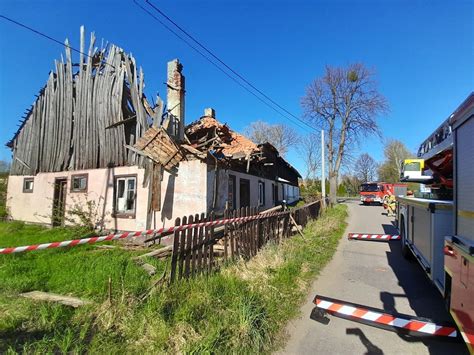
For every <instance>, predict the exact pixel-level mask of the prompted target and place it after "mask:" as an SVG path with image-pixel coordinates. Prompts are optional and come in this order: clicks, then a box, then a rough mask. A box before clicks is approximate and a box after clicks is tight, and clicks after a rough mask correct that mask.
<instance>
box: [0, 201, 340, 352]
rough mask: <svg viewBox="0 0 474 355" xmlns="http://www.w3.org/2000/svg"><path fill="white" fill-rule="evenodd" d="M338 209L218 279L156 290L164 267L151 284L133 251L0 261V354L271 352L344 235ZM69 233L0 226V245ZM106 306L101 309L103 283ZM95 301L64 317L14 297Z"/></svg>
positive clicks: (76, 251) (87, 249)
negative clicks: (49, 295)
mask: <svg viewBox="0 0 474 355" xmlns="http://www.w3.org/2000/svg"><path fill="white" fill-rule="evenodd" d="M346 216H347V213H346V209H345V206H342V205H338V206H336V207H335V208H333V209H329V210H327V211H326V212H325V213H324V214H323V215H322V216H321V218H320V219H319V220H317V221H312V222H310V223H309V224H308V225H307V227H306V228H305V230H304V234H305V240H303V238H302V237H300V236H298V235H296V236H293V237H292V238H290V239H288V240H285V241H284V242H283V243H282V244H280V245H275V244H269V245H268V246H267V247H265V248H264V249H263V250H262V251H261V252H260V253H259V254H258V255H257V256H256V257H254V258H253V259H251V260H250V261H248V262H244V261H242V260H241V261H238V262H235V263H231V264H229V265H228V266H226V267H224V268H223V270H222V271H221V272H220V273H215V274H212V275H203V276H200V277H197V278H194V279H191V280H187V281H183V282H179V283H175V284H172V285H169V286H167V287H162V288H161V289H160V291H159V292H155V293H153V294H152V295H151V296H150V297H148V298H147V299H146V300H145V301H142V302H141V301H140V300H139V299H140V297H141V296H142V295H143V293H144V292H146V291H147V290H148V288H149V287H150V285H152V284H153V282H155V281H156V280H158V279H159V278H160V277H161V273H162V271H163V270H164V269H165V262H163V261H159V260H155V259H150V260H147V262H149V263H152V264H153V265H154V266H156V267H157V269H158V272H157V275H156V276H155V277H153V278H150V276H148V274H146V272H145V271H144V270H142V269H141V268H140V267H139V266H137V265H135V263H134V262H133V261H132V257H133V256H135V255H137V254H139V253H140V252H136V251H126V250H122V249H119V248H115V249H110V250H101V249H96V248H94V247H93V246H90V245H89V246H88V245H86V246H81V247H76V248H72V249H66V250H64V249H51V250H45V251H41V252H31V253H25V254H18V255H6V256H0V279H1V280H2V282H1V283H0V353H16V352H26V353H67V352H72V353H83V352H92V353H118V352H120V353H123V352H132V353H139V352H144V353H244V354H247V353H256V352H270V351H272V350H274V349H275V348H276V347H278V346H279V345H281V343H280V342H279V341H278V339H279V338H281V337H279V336H278V335H279V334H280V332H281V330H282V328H283V327H284V325H285V324H286V322H287V321H288V320H289V319H291V318H292V317H294V316H295V315H297V313H298V310H299V305H300V303H301V301H302V298H303V297H304V296H305V294H306V291H307V288H308V286H309V284H310V281H311V280H312V279H313V278H314V275H316V274H317V273H318V272H319V271H320V270H321V269H322V268H323V267H324V265H325V264H326V263H327V262H328V261H329V260H330V258H331V257H332V255H333V253H334V251H335V250H336V247H337V244H338V241H339V239H340V237H341V235H342V233H343V231H344V228H345V223H344V220H345V218H346ZM75 233H77V231H75V230H74V229H67V228H59V229H52V230H51V229H49V230H48V229H44V228H41V227H37V226H31V225H24V224H22V223H17V222H14V223H0V246H15V245H27V244H31V243H32V242H33V240H34V242H35V243H38V242H46V241H51V240H64V239H70V238H71V237H73V236H74V237H76V235H75ZM109 277H111V278H112V297H111V301H110V302H109V300H108V279H109ZM35 289H37V290H42V291H51V292H56V293H61V294H71V295H74V296H77V297H83V298H87V299H90V300H92V301H94V303H93V304H92V305H89V306H86V307H81V308H78V309H72V308H69V307H66V306H60V305H55V304H47V303H35V302H33V301H31V300H27V299H22V298H19V297H18V293H20V292H25V291H31V290H35Z"/></svg>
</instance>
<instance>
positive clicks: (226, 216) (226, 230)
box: [223, 208, 229, 261]
mask: <svg viewBox="0 0 474 355" xmlns="http://www.w3.org/2000/svg"><path fill="white" fill-rule="evenodd" d="M228 218H229V209H227V208H226V209H225V210H224V219H228ZM228 234H229V224H224V238H223V240H224V261H227V257H228V256H227V248H228Z"/></svg>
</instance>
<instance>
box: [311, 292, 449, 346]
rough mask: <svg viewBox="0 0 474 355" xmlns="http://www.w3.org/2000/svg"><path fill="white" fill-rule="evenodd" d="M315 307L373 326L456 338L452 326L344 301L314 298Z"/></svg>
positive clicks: (320, 297)
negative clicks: (392, 313) (372, 324)
mask: <svg viewBox="0 0 474 355" xmlns="http://www.w3.org/2000/svg"><path fill="white" fill-rule="evenodd" d="M313 302H314V303H315V304H316V307H318V308H320V309H324V310H325V311H327V312H328V313H330V314H333V315H335V316H341V317H343V318H349V319H351V320H356V321H357V320H359V321H363V322H364V323H374V325H381V326H388V327H391V328H399V329H403V330H406V331H412V332H418V333H423V334H428V335H435V336H445V337H452V338H453V337H456V336H457V330H456V328H454V327H452V326H444V325H437V324H436V323H434V322H431V321H423V320H420V319H415V318H411V317H409V316H403V317H402V316H394V315H391V314H388V313H383V312H381V311H379V312H377V311H375V310H373V309H368V308H364V307H362V306H356V305H354V304H351V303H347V304H345V302H344V301H336V300H333V299H330V298H327V297H322V296H316V297H315V299H314V301H313Z"/></svg>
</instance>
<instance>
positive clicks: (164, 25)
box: [133, 0, 305, 129]
mask: <svg viewBox="0 0 474 355" xmlns="http://www.w3.org/2000/svg"><path fill="white" fill-rule="evenodd" d="M133 2H134V3H135V5H137V6H138V7H139V8H141V9H142V10H143V11H144V12H146V13H147V14H148V15H150V16H151V17H152V18H153V19H155V20H156V21H157V22H159V23H160V24H161V25H162V26H163V27H165V28H166V29H167V30H168V31H170V32H171V33H173V34H174V35H175V36H176V37H178V38H179V39H180V40H182V41H183V42H184V43H186V44H187V45H188V46H189V47H191V48H192V49H193V50H195V51H196V52H197V53H199V54H200V55H201V56H202V57H203V58H204V59H206V60H207V61H208V62H209V63H211V64H212V65H213V66H214V67H216V68H217V69H218V70H219V71H221V72H222V73H223V74H224V75H226V76H227V77H228V78H229V79H231V80H232V81H234V82H235V83H236V84H238V85H239V86H240V87H241V88H243V89H244V90H246V91H247V92H248V93H250V94H251V95H253V96H254V97H255V98H256V99H258V100H259V101H260V102H262V103H263V104H265V105H266V106H268V107H269V108H271V109H272V110H273V111H275V112H276V113H278V114H279V115H282V116H283V117H285V118H287V119H290V120H291V118H289V117H287V116H285V115H283V114H282V113H281V112H280V111H278V110H277V109H276V108H275V107H273V106H271V105H269V104H268V102H266V101H265V100H263V99H262V98H261V97H260V96H258V95H257V94H255V93H254V92H253V91H251V90H249V89H248V88H247V87H246V86H245V85H243V84H242V83H241V82H240V81H238V80H237V79H236V78H235V77H233V76H232V75H230V74H229V73H228V72H226V71H225V70H224V69H222V68H221V67H220V66H219V65H217V64H216V63H215V62H214V61H212V59H210V58H209V57H208V56H207V55H206V54H204V53H203V52H202V51H200V50H199V48H196V46H194V45H193V44H192V43H190V42H189V41H188V40H187V39H186V38H184V37H183V36H181V35H180V34H179V33H177V32H176V31H175V30H173V29H172V28H171V27H169V26H168V25H167V24H166V23H164V22H163V21H161V20H160V19H159V18H158V17H156V16H155V15H153V14H152V13H151V12H150V11H148V10H147V9H146V8H144V7H143V6H142V5H140V4H139V3H138V2H137V1H136V0H133ZM293 123H294V124H296V125H297V126H298V127H300V128H301V129H305V128H304V127H303V126H302V125H300V124H298V122H294V121H293Z"/></svg>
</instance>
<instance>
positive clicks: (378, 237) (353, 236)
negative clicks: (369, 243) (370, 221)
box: [347, 233, 400, 241]
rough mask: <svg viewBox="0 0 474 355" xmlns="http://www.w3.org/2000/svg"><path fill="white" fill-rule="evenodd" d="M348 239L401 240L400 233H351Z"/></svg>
mask: <svg viewBox="0 0 474 355" xmlns="http://www.w3.org/2000/svg"><path fill="white" fill-rule="evenodd" d="M347 239H358V240H361V239H364V240H378V241H389V240H399V239H400V235H391V234H361V233H349V236H348V237H347Z"/></svg>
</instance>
